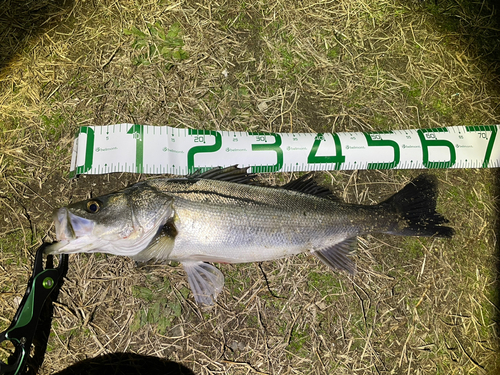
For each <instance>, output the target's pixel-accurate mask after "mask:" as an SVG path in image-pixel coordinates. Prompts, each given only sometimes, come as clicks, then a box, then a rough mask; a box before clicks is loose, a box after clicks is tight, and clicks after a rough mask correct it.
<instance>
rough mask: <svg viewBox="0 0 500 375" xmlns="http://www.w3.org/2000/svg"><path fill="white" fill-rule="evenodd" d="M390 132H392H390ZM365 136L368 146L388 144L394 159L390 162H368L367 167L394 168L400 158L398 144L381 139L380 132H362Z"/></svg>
mask: <svg viewBox="0 0 500 375" xmlns="http://www.w3.org/2000/svg"><path fill="white" fill-rule="evenodd" d="M391 133H392V132H391ZM363 134H364V135H365V137H366V142H367V143H368V147H372V146H375V147H377V146H389V147H392V148H393V149H394V159H393V161H392V162H390V163H368V166H367V167H366V168H367V169H391V168H396V166H397V165H398V164H399V160H400V150H399V145H398V144H397V142H395V141H391V140H389V139H382V137H381V135H380V133H363Z"/></svg>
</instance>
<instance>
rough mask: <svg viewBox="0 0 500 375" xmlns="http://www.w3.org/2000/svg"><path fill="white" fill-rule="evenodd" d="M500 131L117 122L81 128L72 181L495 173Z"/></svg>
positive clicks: (499, 159)
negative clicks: (205, 174) (273, 129)
mask: <svg viewBox="0 0 500 375" xmlns="http://www.w3.org/2000/svg"><path fill="white" fill-rule="evenodd" d="M499 126H500V125H488V126H452V127H446V128H435V129H413V130H393V131H383V132H354V133H347V132H346V133H263V132H238V131H215V130H196V129H178V128H172V127H169V126H149V125H135V124H117V125H108V126H84V127H81V128H80V130H79V132H78V134H77V136H76V138H75V141H74V147H73V156H72V160H71V172H70V176H71V177H74V176H76V175H79V174H101V173H111V172H133V173H151V174H163V173H167V174H176V175H185V174H188V173H192V172H194V171H195V170H205V169H209V168H213V167H225V166H230V165H235V164H238V165H240V166H250V167H251V170H252V172H254V173H258V172H292V171H295V172H299V171H316V170H355V169H434V168H497V167H499V166H500V145H499V142H496V136H497V132H498V129H499Z"/></svg>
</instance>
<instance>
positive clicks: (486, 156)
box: [465, 125, 497, 168]
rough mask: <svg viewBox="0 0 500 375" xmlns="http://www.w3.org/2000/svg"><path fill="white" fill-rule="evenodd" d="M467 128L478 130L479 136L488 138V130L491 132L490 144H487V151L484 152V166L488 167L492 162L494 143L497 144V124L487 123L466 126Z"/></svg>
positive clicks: (468, 129) (469, 130) (472, 130)
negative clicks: (484, 124)
mask: <svg viewBox="0 0 500 375" xmlns="http://www.w3.org/2000/svg"><path fill="white" fill-rule="evenodd" d="M465 130H467V131H468V132H478V136H479V138H482V139H486V140H487V139H488V134H486V132H488V131H489V132H491V134H490V139H489V141H488V146H486V152H485V153H484V160H483V165H482V167H483V168H488V164H489V163H490V158H491V151H492V150H493V145H494V144H495V139H496V137H497V126H496V125H486V126H466V127H465Z"/></svg>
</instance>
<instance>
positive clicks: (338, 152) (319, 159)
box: [307, 133, 345, 171]
mask: <svg viewBox="0 0 500 375" xmlns="http://www.w3.org/2000/svg"><path fill="white" fill-rule="evenodd" d="M332 136H333V141H334V143H335V155H331V156H317V155H316V154H317V152H318V148H319V145H320V144H321V141H323V140H324V139H325V138H324V136H323V134H322V133H318V134H317V135H316V138H314V143H313V146H312V149H311V152H310V153H309V156H308V157H307V162H308V163H309V164H320V163H335V167H334V169H335V170H336V171H338V170H339V169H340V166H341V165H342V163H344V162H345V156H344V155H342V145H341V144H340V138H339V136H338V135H337V134H335V133H332Z"/></svg>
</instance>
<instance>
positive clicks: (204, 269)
mask: <svg viewBox="0 0 500 375" xmlns="http://www.w3.org/2000/svg"><path fill="white" fill-rule="evenodd" d="M181 264H182V267H184V270H185V271H186V274H187V277H188V282H189V286H190V287H191V291H192V292H193V295H194V299H195V300H196V302H197V303H198V304H199V305H213V304H214V303H215V300H216V299H217V295H218V294H219V293H220V292H221V291H222V288H223V287H224V275H223V274H222V272H220V271H219V270H218V269H217V268H215V267H214V266H212V265H211V264H209V263H205V262H181Z"/></svg>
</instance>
